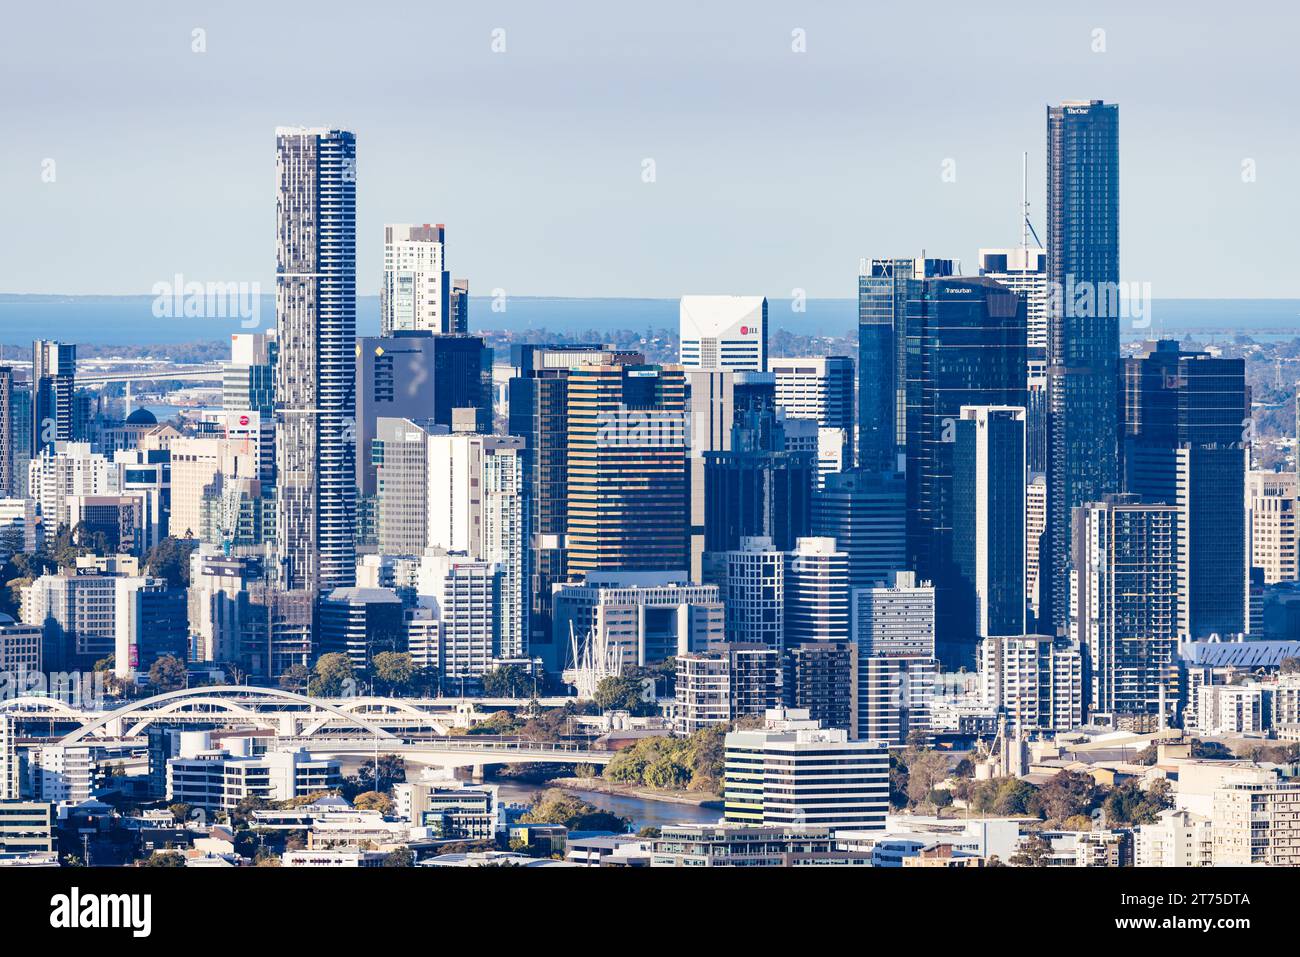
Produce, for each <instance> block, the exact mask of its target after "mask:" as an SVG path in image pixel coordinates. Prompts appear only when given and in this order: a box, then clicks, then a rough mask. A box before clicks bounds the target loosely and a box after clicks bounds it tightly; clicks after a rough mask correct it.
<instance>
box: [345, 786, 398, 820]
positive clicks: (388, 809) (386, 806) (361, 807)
mask: <svg viewBox="0 0 1300 957" xmlns="http://www.w3.org/2000/svg"><path fill="white" fill-rule="evenodd" d="M352 806H353V807H354V808H356V809H357V810H358V811H378V812H380V813H381V814H383V815H384V816H385V817H388V816H389V815H390V814H392V813H393V808H394V806H395V805H394V804H393V799H392V798H390V797H389V796H388V795H387V794H382V793H380V792H379V791H363V792H362V793H361V794H358V795H357V796H356V797H355V798H353V799H352Z"/></svg>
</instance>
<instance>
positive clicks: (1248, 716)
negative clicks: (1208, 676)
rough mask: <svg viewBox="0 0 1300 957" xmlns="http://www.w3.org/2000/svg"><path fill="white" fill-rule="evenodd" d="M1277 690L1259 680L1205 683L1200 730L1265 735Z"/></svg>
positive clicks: (1198, 712)
mask: <svg viewBox="0 0 1300 957" xmlns="http://www.w3.org/2000/svg"><path fill="white" fill-rule="evenodd" d="M1272 698H1273V689H1272V688H1271V687H1265V686H1264V685H1261V684H1259V683H1257V682H1250V683H1248V684H1240V685H1229V684H1222V685H1214V684H1206V685H1201V687H1200V688H1199V689H1198V691H1197V694H1196V711H1195V717H1196V730H1197V731H1199V732H1200V733H1202V734H1207V735H1262V734H1263V733H1264V731H1265V729H1266V728H1267V727H1268V724H1269V719H1270V717H1271V714H1270V712H1271V710H1272V708H1271V705H1272Z"/></svg>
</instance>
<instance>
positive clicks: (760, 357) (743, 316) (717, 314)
mask: <svg viewBox="0 0 1300 957" xmlns="http://www.w3.org/2000/svg"><path fill="white" fill-rule="evenodd" d="M680 323H681V324H680V329H679V337H680V341H681V360H682V366H683V367H685V368H687V369H731V370H733V371H735V370H739V369H746V370H749V371H751V372H766V371H767V299H766V298H765V297H763V296H682V299H681V304H680Z"/></svg>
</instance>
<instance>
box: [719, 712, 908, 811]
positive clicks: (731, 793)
mask: <svg viewBox="0 0 1300 957" xmlns="http://www.w3.org/2000/svg"><path fill="white" fill-rule="evenodd" d="M724 746H725V748H726V757H725V765H724V771H723V777H724V784H723V789H724V794H723V797H724V804H725V811H724V814H725V819H726V820H727V821H729V822H736V823H743V824H798V825H802V826H805V827H827V828H830V829H832V830H837V829H840V830H842V829H851V830H854V831H872V830H879V831H883V830H884V828H885V814H886V813H887V812H888V810H889V750H888V748H886V747H885V745H884V743H883V742H880V741H868V740H856V741H851V740H849V736H848V732H846V731H843V730H840V729H831V728H821V727H819V726H818V723H817V722H816V721H813V720H811V718H809V715H808V712H807V711H799V710H786V709H784V708H781V709H773V711H771V712H770V713H769V714H768V719H767V722H766V724H765V726H764V727H763V728H761V729H756V730H752V731H732V732H730V733H728V734H727V737H726V740H725V742H724Z"/></svg>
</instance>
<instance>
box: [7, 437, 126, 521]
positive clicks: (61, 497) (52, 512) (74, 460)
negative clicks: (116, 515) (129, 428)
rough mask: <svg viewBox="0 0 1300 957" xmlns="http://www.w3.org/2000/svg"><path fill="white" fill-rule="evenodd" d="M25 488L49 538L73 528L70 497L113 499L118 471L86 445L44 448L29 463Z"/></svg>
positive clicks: (73, 444) (61, 445)
mask: <svg viewBox="0 0 1300 957" xmlns="http://www.w3.org/2000/svg"><path fill="white" fill-rule="evenodd" d="M27 484H28V488H29V489H30V494H31V497H32V498H34V499H35V500H36V503H37V504H38V505H39V506H40V511H41V518H42V521H43V523H44V525H45V528H46V531H47V532H48V533H50V534H53V533H55V532H57V531H58V530H59V529H60V528H63V527H68V528H71V527H72V525H71V519H72V511H71V509H70V507H69V505H68V499H69V498H70V497H71V496H75V495H113V494H115V493H116V492H117V490H118V486H117V470H116V469H114V468H113V464H112V463H111V462H109V461H108V459H106V458H104V456H102V455H100V454H99V453H98V452H92V451H91V450H90V444H89V443H88V442H59V443H55V444H52V445H47V446H46V447H45V448H44V449H42V450H41V454H40V456H38V457H37V458H33V459H32V460H31V462H29V463H28V483H27Z"/></svg>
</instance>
